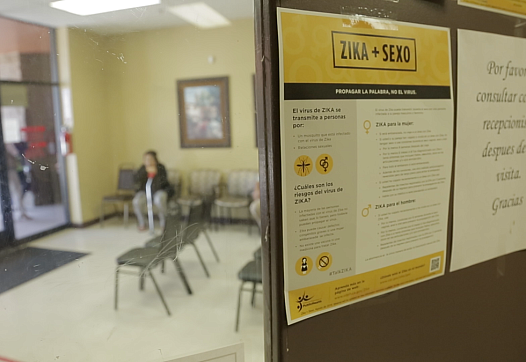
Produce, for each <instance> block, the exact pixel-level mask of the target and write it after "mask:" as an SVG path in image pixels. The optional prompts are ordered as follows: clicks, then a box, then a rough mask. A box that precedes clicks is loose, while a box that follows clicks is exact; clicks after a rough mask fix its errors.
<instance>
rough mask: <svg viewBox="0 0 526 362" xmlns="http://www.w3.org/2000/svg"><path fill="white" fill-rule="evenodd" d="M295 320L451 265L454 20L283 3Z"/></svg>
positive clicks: (291, 314)
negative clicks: (428, 22)
mask: <svg viewBox="0 0 526 362" xmlns="http://www.w3.org/2000/svg"><path fill="white" fill-rule="evenodd" d="M278 36H279V54H280V58H279V61H280V64H279V66H280V87H281V89H280V96H281V99H280V119H281V162H282V194H283V204H282V207H283V254H284V277H285V280H284V285H285V298H286V310H287V318H288V323H289V324H291V323H295V322H298V321H301V320H303V319H306V318H310V317H312V316H315V315H318V314H321V313H324V312H328V311H330V310H334V309H336V308H339V307H342V306H345V305H349V304H352V303H355V302H358V301H360V300H364V299H367V298H371V297H374V296H377V295H381V294H384V293H387V292H391V291H394V290H397V289H400V288H403V287H406V286H409V285H412V284H415V283H419V282H422V281H425V280H428V279H431V278H435V277H438V276H440V275H442V274H443V272H444V264H445V261H444V257H445V250H446V237H447V221H448V208H449V200H450V182H451V168H452V158H453V154H452V148H453V101H452V99H453V94H452V89H451V64H450V42H449V29H445V28H437V27H430V26H423V25H416V24H408V23H400V22H395V21H391V20H385V19H381V20H380V19H372V18H366V17H363V16H356V17H354V16H342V15H334V14H323V13H314V12H305V11H297V10H289V9H278Z"/></svg>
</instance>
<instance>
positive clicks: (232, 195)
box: [214, 170, 259, 234]
mask: <svg viewBox="0 0 526 362" xmlns="http://www.w3.org/2000/svg"><path fill="white" fill-rule="evenodd" d="M258 176H259V174H258V172H257V170H234V171H231V172H230V173H229V174H228V177H227V182H226V184H224V185H222V190H220V191H219V192H218V197H217V198H216V199H215V201H214V205H215V206H216V208H217V210H218V214H219V217H220V219H221V220H225V215H224V213H223V211H227V213H228V220H229V221H230V222H232V209H245V210H246V212H247V222H248V232H249V234H250V232H251V225H252V219H251V218H250V214H249V209H248V207H249V205H250V202H251V201H252V197H251V194H252V191H254V188H255V187H256V183H257V182H258ZM219 195H220V196H219Z"/></svg>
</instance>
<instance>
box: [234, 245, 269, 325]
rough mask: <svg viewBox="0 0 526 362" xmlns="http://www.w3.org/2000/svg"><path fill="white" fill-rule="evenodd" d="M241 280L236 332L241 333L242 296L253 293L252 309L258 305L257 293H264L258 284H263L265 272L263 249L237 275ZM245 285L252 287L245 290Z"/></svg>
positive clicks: (256, 252)
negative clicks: (262, 264) (263, 269)
mask: <svg viewBox="0 0 526 362" xmlns="http://www.w3.org/2000/svg"><path fill="white" fill-rule="evenodd" d="M237 277H238V279H239V280H241V286H240V288H239V295H238V301H237V313H236V332H237V331H239V314H240V312H241V296H242V292H251V293H252V307H254V306H255V305H256V293H263V292H262V291H261V290H258V289H257V285H258V284H263V272H262V269H261V248H259V249H258V250H256V251H255V252H254V260H251V261H249V262H248V263H246V264H245V266H244V267H243V268H241V270H240V271H239V273H238V274H237ZM245 283H252V287H251V288H249V289H245V288H244V287H245Z"/></svg>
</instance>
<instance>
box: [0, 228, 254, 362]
mask: <svg viewBox="0 0 526 362" xmlns="http://www.w3.org/2000/svg"><path fill="white" fill-rule="evenodd" d="M210 236H211V238H212V240H213V242H214V245H215V246H216V249H217V251H218V253H219V255H220V258H221V262H220V263H217V262H216V261H215V260H214V257H213V254H212V252H211V251H210V249H209V247H208V245H207V243H206V241H205V239H204V236H203V235H201V236H200V239H199V241H198V242H197V243H198V247H199V248H200V250H201V253H202V255H203V258H204V260H205V262H206V264H207V266H208V267H209V270H210V274H211V278H209V279H208V278H206V276H205V274H204V272H203V269H202V268H201V266H200V264H199V262H198V260H197V257H196V255H195V252H194V250H192V249H191V248H186V249H184V250H183V251H182V252H181V253H180V259H179V260H180V261H181V264H182V265H183V268H184V269H185V272H186V274H187V278H188V280H189V282H190V285H191V287H192V289H193V291H194V294H193V295H187V294H186V291H185V289H184V288H183V285H182V283H181V281H180V279H179V278H178V276H177V274H176V272H175V270H174V268H173V264H167V272H166V274H161V273H160V270H158V269H156V270H154V273H155V276H156V277H157V278H156V279H157V282H158V283H159V285H160V288H161V289H162V291H163V292H164V296H165V299H166V301H167V303H168V305H169V307H170V309H171V312H172V316H171V317H168V316H167V315H166V313H165V311H164V308H163V306H162V304H161V301H160V299H159V297H158V296H157V294H156V292H155V289H154V286H153V285H152V283H151V281H150V280H149V279H147V281H146V288H145V290H144V291H142V292H141V291H139V290H138V281H139V280H138V278H137V277H134V276H128V275H122V276H121V278H120V293H119V310H118V311H115V310H114V309H113V296H114V294H113V292H114V273H115V266H116V264H115V258H116V257H117V256H118V255H119V254H121V253H123V252H124V251H126V250H127V249H129V248H132V247H136V246H142V245H143V243H144V241H146V240H147V239H148V234H145V233H139V232H137V230H136V229H134V228H133V227H130V228H128V229H124V228H123V226H122V223H121V221H120V220H117V219H112V220H109V221H108V222H107V223H105V227H104V228H103V229H102V228H100V227H99V226H98V225H96V226H93V227H91V228H88V229H82V230H73V229H69V230H66V231H63V232H60V233H57V234H54V235H52V236H50V237H47V238H44V239H40V240H38V241H36V242H33V243H31V246H35V247H41V248H49V249H61V250H70V251H80V252H86V253H90V255H88V256H86V257H83V258H82V259H80V260H78V261H74V262H72V263H70V264H68V265H65V266H63V267H60V268H58V269H56V270H54V271H52V272H49V273H47V274H45V275H43V276H40V277H38V278H36V279H34V280H32V281H30V282H27V283H25V284H23V285H21V286H18V287H16V288H14V289H11V290H9V291H7V292H5V293H3V294H0V360H1V357H3V358H7V359H12V360H15V361H20V362H30V361H54V362H56V361H75V362H81V361H97V362H99V361H112V362H113V361H115V362H117V361H152V362H153V361H165V360H169V359H171V358H175V357H177V356H182V355H187V354H190V353H195V352H200V351H205V350H209V349H213V348H218V347H222V346H226V345H230V344H234V343H237V342H239V341H243V342H244V344H245V360H246V361H247V362H259V361H263V360H264V358H263V353H264V350H263V305H262V297H261V294H258V295H257V297H256V298H257V299H256V307H255V308H251V307H250V293H245V295H244V298H243V303H244V304H243V306H242V309H241V323H240V332H239V333H235V332H234V322H235V309H236V303H237V293H238V289H239V285H240V283H239V281H238V280H237V272H238V270H239V269H240V268H241V267H242V266H243V265H244V264H245V263H246V262H247V261H248V260H250V259H251V258H252V253H253V251H254V250H255V249H257V247H258V244H259V236H256V235H254V233H253V235H252V236H248V235H247V231H246V227H241V226H231V227H228V228H226V229H222V230H220V231H218V232H215V231H213V232H210ZM0 272H1V269H0Z"/></svg>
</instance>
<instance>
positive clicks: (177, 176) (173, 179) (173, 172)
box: [166, 168, 182, 197]
mask: <svg viewBox="0 0 526 362" xmlns="http://www.w3.org/2000/svg"><path fill="white" fill-rule="evenodd" d="M166 173H167V174H168V182H169V183H170V185H172V186H173V188H174V191H175V195H176V197H179V196H181V188H182V177H181V171H179V170H177V169H174V168H169V169H167V170H166Z"/></svg>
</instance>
